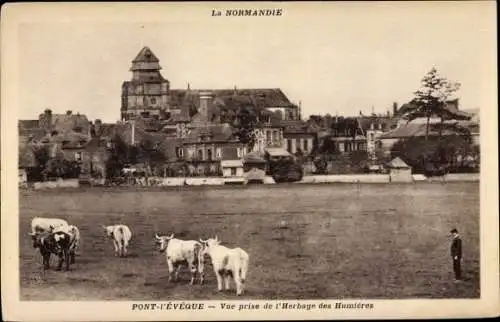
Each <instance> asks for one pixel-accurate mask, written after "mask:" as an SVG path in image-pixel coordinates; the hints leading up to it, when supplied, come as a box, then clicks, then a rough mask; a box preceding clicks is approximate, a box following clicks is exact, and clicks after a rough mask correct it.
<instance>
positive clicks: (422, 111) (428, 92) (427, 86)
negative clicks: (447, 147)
mask: <svg viewBox="0 0 500 322" xmlns="http://www.w3.org/2000/svg"><path fill="white" fill-rule="evenodd" d="M459 89H460V84H459V83H456V82H452V81H450V80H448V79H446V78H445V77H442V76H441V75H440V74H439V72H438V71H437V69H436V68H432V69H431V70H430V71H429V72H428V73H427V74H426V75H425V76H424V77H423V78H422V81H421V88H420V89H418V90H417V91H416V92H415V93H414V94H415V98H414V99H413V100H412V102H411V103H413V104H412V108H410V109H409V110H408V111H407V113H406V116H407V118H408V122H410V121H412V120H414V119H416V118H419V117H425V118H426V119H427V123H426V130H425V139H426V140H427V139H428V137H429V129H430V118H431V117H432V116H438V117H440V118H441V126H440V128H439V135H440V136H441V134H442V125H443V123H444V119H445V118H447V117H453V116H458V115H456V114H457V113H454V112H453V111H451V110H449V109H446V108H445V107H446V104H447V102H448V101H449V100H450V98H451V97H452V96H453V95H454V94H455V93H456V92H457V91H458V90H459Z"/></svg>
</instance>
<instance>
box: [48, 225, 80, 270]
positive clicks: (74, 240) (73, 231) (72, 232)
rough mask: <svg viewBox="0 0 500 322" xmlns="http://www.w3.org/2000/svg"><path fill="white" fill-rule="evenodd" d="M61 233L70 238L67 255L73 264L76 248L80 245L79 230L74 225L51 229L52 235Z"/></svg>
mask: <svg viewBox="0 0 500 322" xmlns="http://www.w3.org/2000/svg"><path fill="white" fill-rule="evenodd" d="M61 231H62V232H64V233H66V234H68V235H69V236H70V238H71V239H70V240H71V242H70V246H69V255H70V257H71V264H74V263H75V254H76V251H77V250H78V248H80V244H81V237H80V230H79V229H78V227H76V226H75V225H69V226H59V227H57V228H54V229H53V232H54V233H57V232H61Z"/></svg>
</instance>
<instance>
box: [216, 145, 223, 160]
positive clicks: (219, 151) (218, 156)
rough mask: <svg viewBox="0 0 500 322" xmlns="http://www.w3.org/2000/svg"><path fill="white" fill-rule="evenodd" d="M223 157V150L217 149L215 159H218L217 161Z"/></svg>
mask: <svg viewBox="0 0 500 322" xmlns="http://www.w3.org/2000/svg"><path fill="white" fill-rule="evenodd" d="M221 155H222V151H221V148H216V149H215V157H216V158H217V159H220V158H221Z"/></svg>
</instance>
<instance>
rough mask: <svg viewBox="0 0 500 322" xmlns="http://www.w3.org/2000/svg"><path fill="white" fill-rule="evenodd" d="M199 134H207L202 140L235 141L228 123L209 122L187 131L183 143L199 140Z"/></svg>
mask: <svg viewBox="0 0 500 322" xmlns="http://www.w3.org/2000/svg"><path fill="white" fill-rule="evenodd" d="M201 136H208V140H206V141H204V142H229V141H237V139H236V138H235V137H234V133H233V129H232V128H231V126H230V125H229V124H209V125H207V126H206V127H199V128H194V129H193V130H191V132H189V134H188V136H187V138H186V141H185V143H196V142H201V141H200V140H199V138H200V137H201Z"/></svg>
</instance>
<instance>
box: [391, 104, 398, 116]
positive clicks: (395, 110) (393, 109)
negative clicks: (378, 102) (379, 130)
mask: <svg viewBox="0 0 500 322" xmlns="http://www.w3.org/2000/svg"><path fill="white" fill-rule="evenodd" d="M397 112H398V103H397V102H394V103H392V116H394V115H396V113H397Z"/></svg>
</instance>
